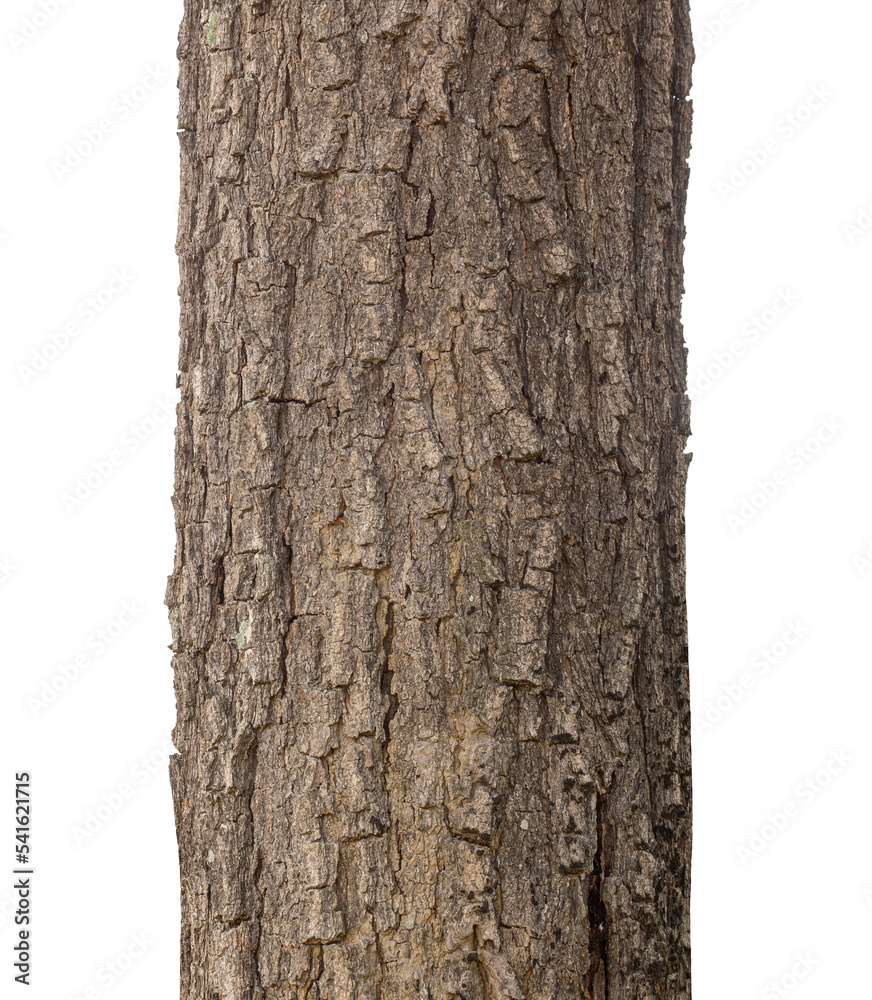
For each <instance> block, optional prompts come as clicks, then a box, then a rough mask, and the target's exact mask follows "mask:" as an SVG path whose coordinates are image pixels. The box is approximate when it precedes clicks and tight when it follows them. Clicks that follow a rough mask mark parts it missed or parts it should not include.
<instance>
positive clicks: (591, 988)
mask: <svg viewBox="0 0 872 1000" xmlns="http://www.w3.org/2000/svg"><path fill="white" fill-rule="evenodd" d="M604 798H605V796H604V795H603V793H602V792H597V796H596V834H597V838H596V854H594V858H593V871H591V873H590V880H589V882H588V889H587V920H588V942H589V944H588V948H589V952H590V968H589V969H588V971H587V983H586V993H587V997H588V998H589V1000H608V996H609V920H608V913H607V911H606V906H605V902H604V900H603V883H604V881H605V876H606V872H605V866H606V861H605V857H604V854H605V852H604V842H605V822H606V820H605V802H604Z"/></svg>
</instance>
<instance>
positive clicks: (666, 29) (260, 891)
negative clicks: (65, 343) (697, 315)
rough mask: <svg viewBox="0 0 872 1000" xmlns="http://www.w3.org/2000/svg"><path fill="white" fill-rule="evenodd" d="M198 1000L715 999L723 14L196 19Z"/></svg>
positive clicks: (191, 826)
mask: <svg viewBox="0 0 872 1000" xmlns="http://www.w3.org/2000/svg"><path fill="white" fill-rule="evenodd" d="M186 8H187V12H186V16H185V20H184V24H183V27H182V32H181V43H180V55H181V80H180V89H181V118H180V130H181V131H180V139H181V147H182V199H181V214H180V225H179V254H180V260H181V297H182V328H181V339H182V344H181V361H180V369H181V376H180V379H181V386H182V403H181V407H180V410H179V425H178V439H177V470H176V477H177V478H176V495H175V508H176V513H177V523H178V547H177V553H176V563H175V570H174V574H173V576H172V578H171V581H170V586H169V591H168V604H169V606H170V609H171V612H170V614H171V620H172V623H173V630H174V645H173V648H174V650H175V654H176V655H175V677H176V688H177V699H178V725H177V728H176V732H175V738H176V745H177V747H178V748H179V751H180V753H179V755H177V756H175V757H174V758H173V761H172V765H171V774H172V784H173V789H174V795H175V802H176V816H177V825H178V836H179V845H180V858H181V871H182V906H183V935H182V988H181V989H182V997H183V998H184V1000H219V998H220V1000H258V998H261V1000H291V998H293V1000H302V998H310V1000H316V998H321V1000H400V998H409V1000H412V998H415V1000H423V998H431V1000H448V998H462V1000H484V998H498V1000H500V998H512V1000H564V998H566V1000H570V998H571V1000H580V998H590V1000H606V998H608V1000H630V998H633V1000H642V998H669V1000H675V998H679V997H686V996H689V993H690V986H689V941H688V927H689V919H688V911H689V898H690V890H689V859H690V754H689V743H690V736H689V732H690V731H689V724H688V723H689V719H688V711H689V710H688V679H687V647H686V624H685V600H684V537H683V504H684V481H685V473H686V466H687V461H688V457H687V456H686V455H685V454H684V447H685V442H686V437H687V433H688V417H687V401H686V397H685V396H684V394H683V393H684V389H685V351H684V346H683V340H682V332H681V326H680V322H679V308H680V300H681V292H682V267H681V254H682V242H683V223H682V218H683V212H684V202H685V188H686V183H687V166H686V162H685V157H686V156H687V154H688V149H689V133H690V107H689V104H688V102H687V100H686V95H687V90H688V86H689V72H690V63H691V59H692V50H691V43H690V38H689V27H688V11H687V2H686V0H527V2H522V0H429V2H424V0H372V2H364V0H220V2H219V0H213V2H212V5H211V6H208V0H207V3H206V5H203V4H201V2H200V0H198V2H194V0H187V2H186Z"/></svg>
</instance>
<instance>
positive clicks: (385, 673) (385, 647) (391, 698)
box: [381, 602, 399, 764]
mask: <svg viewBox="0 0 872 1000" xmlns="http://www.w3.org/2000/svg"><path fill="white" fill-rule="evenodd" d="M393 642H394V606H393V604H392V603H390V602H389V603H388V610H387V616H386V621H385V637H384V641H383V644H382V651H383V656H384V661H385V662H384V666H383V667H382V675H381V691H382V694H383V695H384V696H385V697H386V698H387V700H388V710H387V712H386V713H385V721H384V730H385V735H384V739H383V740H382V752H383V754H384V759H385V764H387V760H388V745H389V744H390V741H391V721H392V720H393V718H394V716H395V715H396V714H397V708H398V706H399V698H397V696H396V694H394V692H393V690H392V687H393V680H394V672H393V670H391V655H392V652H393Z"/></svg>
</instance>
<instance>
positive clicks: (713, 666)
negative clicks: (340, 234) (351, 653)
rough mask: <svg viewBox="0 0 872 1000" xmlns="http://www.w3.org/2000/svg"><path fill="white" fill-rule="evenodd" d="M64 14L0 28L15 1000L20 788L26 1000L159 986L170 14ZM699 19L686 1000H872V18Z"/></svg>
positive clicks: (1, 386)
mask: <svg viewBox="0 0 872 1000" xmlns="http://www.w3.org/2000/svg"><path fill="white" fill-rule="evenodd" d="M45 7H46V9H47V10H48V11H52V10H53V9H55V10H56V13H55V14H54V15H53V16H52V17H49V18H42V16H41V15H40V14H39V12H40V6H39V5H38V3H36V2H33V0H27V2H24V0H6V2H5V3H4V7H3V12H2V20H0V29H2V35H3V37H2V39H0V49H2V53H3V55H2V70H0V73H2V92H3V94H4V102H3V103H4V109H3V111H4V118H5V135H4V143H5V155H4V158H3V161H2V168H0V169H2V191H3V194H4V197H3V199H2V208H0V233H2V239H0V276H2V282H3V299H2V301H3V305H4V313H3V327H4V336H3V341H2V355H0V426H2V427H3V434H2V453H3V456H2V468H3V474H4V490H3V494H2V503H3V512H2V513H3V516H2V521H0V526H2V527H0V563H2V566H0V609H2V622H3V631H2V636H3V658H4V670H3V672H2V691H0V706H2V708H0V712H2V715H0V747H2V758H0V761H2V768H0V954H2V956H3V960H2V962H0V981H2V983H3V985H2V989H3V994H4V996H5V995H10V996H11V995H14V994H13V993H12V992H11V991H12V990H14V989H17V988H18V987H16V985H15V984H14V982H13V975H14V970H13V967H12V961H13V953H12V943H13V933H14V931H15V927H14V923H13V918H12V916H11V912H12V911H11V907H10V903H11V902H12V896H11V894H10V890H11V886H12V882H13V877H12V875H11V869H12V868H13V850H14V839H13V829H12V828H13V814H12V798H13V775H14V772H15V771H16V770H19V769H28V770H30V771H32V773H33V775H34V792H35V795H36V803H37V804H36V809H35V815H34V820H35V824H34V831H35V836H34V840H33V844H34V851H35V854H34V861H35V865H36V869H37V875H36V883H35V884H36V893H35V924H34V935H35V942H36V944H35V952H34V962H35V968H36V973H35V977H34V985H33V986H32V987H31V988H30V992H29V994H28V995H29V996H31V997H33V998H34V1000H49V998H51V1000H73V998H83V1000H84V998H87V1000H97V998H102V997H111V998H112V1000H140V998H144V997H161V998H170V997H173V996H176V995H177V991H178V986H177V981H178V975H177V962H178V943H177V941H178V923H179V918H178V876H177V862H176V848H175V833H174V827H173V819H172V809H171V801H170V793H169V785H168V781H167V777H166V756H167V751H168V749H169V743H168V737H169V731H170V729H171V727H172V722H173V709H174V704H173V694H172V686H171V673H170V667H169V653H168V651H167V648H166V647H167V643H168V642H169V639H170V634H169V628H168V625H167V617H166V609H165V608H164V607H163V605H162V600H163V591H164V586H165V582H166V576H167V574H168V573H169V571H170V569H171V563H172V551H173V544H174V535H173V531H172V511H171V507H170V502H169V497H170V494H171V492H172V420H171V419H170V418H169V417H168V416H167V410H170V409H171V408H172V406H173V403H174V401H175V398H176V390H175V388H174V382H175V379H174V376H175V372H176V353H177V324H178V304H177V298H176V287H177V269H176V260H175V256H174V252H173V244H174V239H175V223H176V203H177V190H178V152H177V140H176V136H175V127H176V126H175V108H176V91H175V72H176V71H175V62H174V59H175V33H176V26H177V24H178V22H179V20H180V17H181V0H152V2H151V3H150V4H145V5H143V4H137V5H135V6H134V5H131V4H124V3H118V2H117V0H67V2H66V3H64V4H59V5H54V2H53V0H45ZM724 12H726V14H724ZM35 16H36V17H35ZM34 17H35V20H36V22H37V23H39V22H41V21H43V20H45V21H46V22H47V23H45V24H44V25H43V26H42V27H41V28H39V29H38V30H37V31H36V32H35V34H34V37H32V38H31V39H30V40H27V41H26V42H25V43H24V44H20V43H19V42H18V41H17V40H16V39H15V38H14V37H12V36H14V35H16V34H20V33H21V30H22V25H23V23H24V21H25V19H27V18H31V19H33V18H34ZM32 23H33V22H32ZM694 27H695V32H696V41H697V53H698V58H697V65H696V69H695V74H694V78H695V85H694V91H693V98H694V103H695V125H694V137H693V153H692V157H691V168H692V173H691V191H690V200H689V208H688V215H687V225H688V239H687V245H686V287H687V292H686V297H685V303H684V317H685V329H686V337H687V342H688V346H689V349H690V355H689V367H690V383H691V385H692V386H695V387H696V391H695V394H694V395H695V401H694V407H693V417H692V420H693V431H694V433H693V438H692V441H691V444H690V447H691V450H692V451H693V452H694V460H693V463H692V465H691V476H690V484H689V495H688V511H687V520H688V550H689V602H690V616H691V618H690V621H691V626H690V628H691V645H690V648H691V671H692V688H693V704H694V709H695V713H696V725H695V732H694V782H695V836H694V869H693V879H694V890H693V934H694V986H695V992H696V996H697V998H702V1000H727V998H729V1000H736V998H738V997H747V998H749V1000H750V998H754V997H761V998H764V1000H769V998H771V997H775V996H779V995H781V996H786V995H791V996H793V995H795V996H796V997H797V998H802V1000H805V998H811V997H818V998H821V1000H823V998H830V997H832V996H847V995H851V996H853V995H857V993H858V992H862V995H866V991H867V989H868V987H867V986H866V983H867V978H868V940H869V935H870V931H872V857H870V856H869V852H868V844H869V839H870V838H869V834H870V818H872V805H870V797H869V788H870V783H872V782H870V779H872V767H870V760H872V757H870V753H872V727H870V726H869V704H870V696H872V675H870V670H869V666H870V653H869V643H868V638H867V631H868V622H869V621H870V614H869V605H870V598H872V523H870V519H869V516H868V511H869V509H870V486H872V476H870V469H869V455H870V450H872V449H870V440H872V408H870V402H869V393H868V384H869V379H870V371H872V340H870V336H869V333H870V315H869V313H870V310H869V303H868V300H869V296H868V288H869V286H870V281H869V277H870V265H872V230H870V231H867V230H866V229H865V228H863V227H864V226H870V227H872V209H870V215H868V216H867V215H864V214H863V212H864V210H865V208H866V207H867V206H870V204H872V171H870V169H869V168H870V153H872V142H870V138H869V128H868V126H869V110H868V109H869V100H870V94H872V69H870V65H869V61H868V44H869V38H870V37H872V9H870V8H869V7H868V6H866V5H862V4H858V3H856V2H852V3H848V2H846V0H840V2H835V3H832V4H830V5H828V6H827V7H826V8H822V7H821V6H820V4H818V3H811V2H810V0H790V2H788V0H720V2H719V3H711V2H701V3H700V4H699V5H698V6H697V7H696V8H695V10H694ZM161 77H162V79H160V78H161ZM156 80H160V82H159V83H158V84H157V85H156ZM146 84H148V85H149V86H152V87H153V89H151V90H147V89H145V85H146ZM137 87H141V88H142V89H140V90H137ZM814 94H817V96H816V97H815V96H813V95H814ZM137 98H142V99H141V100H137ZM125 109H126V111H125ZM790 115H793V116H794V117H793V118H792V119H791V118H790V117H788V116H790ZM101 121H102V123H103V125H104V126H105V125H106V124H107V123H108V126H109V128H102V129H101ZM94 129H98V130H100V131H102V133H103V137H102V140H101V142H100V143H99V145H97V146H96V148H95V149H94V151H93V152H92V153H91V155H89V156H87V157H85V158H83V159H82V161H81V162H80V163H79V164H77V165H75V166H74V167H73V169H70V170H69V171H67V172H66V173H65V174H64V176H63V177H58V176H57V174H58V172H59V171H58V170H57V169H55V168H54V167H53V165H57V164H58V163H62V162H63V159H64V155H65V150H66V147H67V145H68V144H70V143H73V144H75V143H77V142H78V141H80V140H81V139H82V138H83V134H84V133H86V132H88V131H93V130H94ZM767 147H768V148H767ZM749 151H750V152H749ZM752 154H753V155H752ZM755 158H756V161H757V162H755ZM734 168H735V169H737V170H738V171H739V173H734ZM737 181H741V183H737ZM851 225H853V226H855V227H856V228H855V229H854V230H853V231H852V230H850V229H849V228H846V227H847V226H851ZM113 273H115V274H116V276H115V277H114V278H113ZM118 274H120V275H122V278H121V279H119V278H118V277H117V275H118ZM92 296H96V297H97V302H98V305H99V312H96V311H92V310H93V307H92V306H89V305H88V299H89V298H90V297H92ZM779 309H780V310H781V311H780V312H779V311H778V310H779ZM755 321H756V322H757V324H758V325H757V327H756V328H755V326H754V323H755ZM70 323H75V324H77V325H76V328H75V329H76V333H75V336H71V337H69V341H68V343H66V345H65V346H61V347H58V346H57V345H58V343H59V344H60V345H64V338H63V333H64V331H65V328H67V326H68V324H70ZM52 336H54V337H55V340H56V342H57V343H53V342H52V339H51V338H52ZM53 348H54V350H53ZM40 359H41V360H40ZM40 364H41V365H42V367H41V370H39V371H37V370H36V369H37V367H39V366H40ZM798 449H799V450H798ZM107 472H108V473H110V474H108V475H106V473H107ZM89 476H90V482H91V484H92V486H90V487H89V486H88V485H87V480H88V477H89ZM80 479H82V480H85V481H86V482H85V487H84V488H83V487H82V486H81V485H79V487H78V491H79V492H78V497H76V493H75V491H76V486H77V482H78V481H79V480H80ZM761 484H762V485H761ZM767 491H768V494H769V495H768V496H767ZM65 494H67V499H66V502H65V500H64V495H65ZM70 496H72V501H71V500H70ZM857 557H860V558H859V559H858V558H857ZM865 560H868V562H866V561H865ZM867 570H868V572H867ZM101 632H102V633H103V637H101V634H100V633H101ZM785 634H787V635H788V637H789V638H790V639H791V640H793V644H792V645H788V644H787V643H786V642H785V641H784V637H785ZM101 646H102V647H103V648H101ZM767 656H768V658H769V659H768V661H767ZM77 657H79V666H78V667H76V658H77ZM63 668H66V673H67V675H68V676H69V677H70V678H71V679H69V680H67V678H65V677H64V672H63ZM77 671H78V673H77ZM65 681H66V686H65V687H64V682H65ZM52 684H54V688H55V689H56V688H59V687H64V690H62V691H60V693H57V691H55V692H54V694H55V697H54V699H53V700H51V702H49V700H48V699H47V698H46V692H47V691H49V692H51V691H52V687H51V685H52ZM828 764H829V771H827V769H826V768H827V765H828ZM4 789H5V790H4ZM4 803H5V804H4ZM3 873H6V874H3ZM143 941H144V942H145V944H144V945H143ZM799 972H802V973H803V975H802V976H801V977H800V976H798V975H797V974H798V973H799ZM7 984H8V989H7ZM89 990H90V993H89V992H88V991H89Z"/></svg>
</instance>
